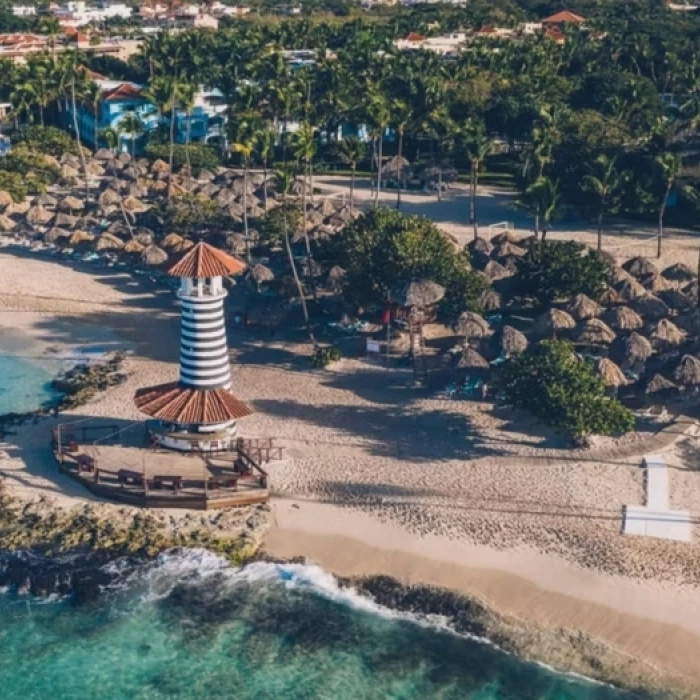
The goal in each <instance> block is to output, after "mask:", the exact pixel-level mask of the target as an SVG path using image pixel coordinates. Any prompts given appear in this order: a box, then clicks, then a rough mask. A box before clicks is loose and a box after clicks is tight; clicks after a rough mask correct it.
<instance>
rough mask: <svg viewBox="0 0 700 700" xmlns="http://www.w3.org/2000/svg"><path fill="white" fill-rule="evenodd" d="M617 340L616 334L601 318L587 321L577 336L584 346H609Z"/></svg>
mask: <svg viewBox="0 0 700 700" xmlns="http://www.w3.org/2000/svg"><path fill="white" fill-rule="evenodd" d="M613 340H615V332H614V331H613V330H612V328H610V327H609V326H608V325H606V324H605V323H604V322H603V321H601V320H600V319H599V318H591V319H588V321H586V322H585V323H584V324H583V326H582V327H581V329H580V330H579V332H578V334H577V341H578V342H579V343H581V344H583V345H609V344H610V343H612V342H613Z"/></svg>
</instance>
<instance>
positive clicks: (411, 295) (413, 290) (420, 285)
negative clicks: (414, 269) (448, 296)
mask: <svg viewBox="0 0 700 700" xmlns="http://www.w3.org/2000/svg"><path fill="white" fill-rule="evenodd" d="M444 296H445V288H444V287H442V286H440V285H439V284H438V283H437V282H433V281H432V280H428V279H422V280H413V281H412V282H409V284H407V285H406V286H405V287H403V288H402V289H401V290H399V291H398V293H397V294H396V295H394V297H393V298H394V301H395V302H396V303H398V304H400V305H401V306H408V307H415V308H419V309H424V308H426V307H428V306H433V304H437V303H438V302H439V301H442V298H443V297H444Z"/></svg>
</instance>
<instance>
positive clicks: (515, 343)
mask: <svg viewBox="0 0 700 700" xmlns="http://www.w3.org/2000/svg"><path fill="white" fill-rule="evenodd" d="M500 344H501V352H502V354H503V355H505V356H506V357H508V356H510V355H516V354H518V353H521V352H525V350H527V345H528V342H527V338H526V337H525V334H524V333H521V332H520V331H519V330H517V329H516V328H513V326H503V330H502V331H501V343H500Z"/></svg>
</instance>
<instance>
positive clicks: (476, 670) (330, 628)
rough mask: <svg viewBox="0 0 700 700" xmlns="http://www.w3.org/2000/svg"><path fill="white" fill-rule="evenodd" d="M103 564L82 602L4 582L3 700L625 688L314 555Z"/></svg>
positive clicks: (0, 598)
mask: <svg viewBox="0 0 700 700" xmlns="http://www.w3.org/2000/svg"><path fill="white" fill-rule="evenodd" d="M105 571H108V572H109V574H110V576H111V577H112V580H111V581H110V582H109V583H107V584H106V585H103V586H102V588H101V590H100V592H99V594H97V595H96V597H95V598H94V599H91V600H87V601H84V602H80V603H78V602H76V600H75V599H74V598H71V597H70V596H68V597H64V598H57V597H53V598H51V597H50V598H48V599H39V598H32V597H30V596H28V595H26V594H25V595H21V594H19V593H18V592H17V591H16V590H14V591H10V590H5V592H3V593H2V594H0V689H1V690H0V695H1V697H2V698H3V700H15V699H19V698H21V699H22V700H33V699H35V698H36V699H42V700H43V699H45V698H51V700H62V699H63V698H66V699H68V698H70V699H71V700H81V699H83V698H85V699H88V698H89V699H91V700H92V699H93V698H104V699H108V700H133V699H137V698H139V699H140V698H144V699H145V698H148V699H160V698H163V699H165V698H168V699H187V700H214V699H217V700H218V699H219V698H221V699H224V698H226V699H233V698H235V699H236V700H247V699H251V700H252V699H256V700H258V699H266V698H270V699H273V698H274V699H290V700H296V699H299V700H302V699H306V698H313V699H314V700H325V699H326V698H328V699H333V700H345V699H347V700H359V699H364V698H401V699H405V700H410V699H413V698H416V699H418V698H420V699H421V700H423V699H430V700H432V699H436V700H441V699H444V700H447V699H452V698H455V699H465V698H469V699H473V700H491V699H513V700H516V699H517V700H526V699H529V698H532V699H534V698H537V699H543V700H584V699H586V700H612V699H618V698H628V697H629V698H631V697H634V696H632V695H631V694H627V693H624V692H622V691H619V690H615V689H613V688H611V687H608V686H604V685H600V684H594V683H590V682H586V681H585V680H583V679H581V678H577V677H573V676H567V675H564V674H560V673H556V672H554V671H552V670H549V669H547V668H545V667H542V666H538V665H535V664H531V663H526V662H524V661H521V660H519V659H517V658H514V657H512V656H509V655H506V654H504V653H502V652H501V651H499V650H498V649H496V648H494V647H493V646H491V645H490V644H488V643H486V642H483V641H480V640H477V639H473V638H468V637H465V636H459V635H457V634H455V633H453V632H451V631H449V629H446V628H445V626H444V624H443V623H442V622H441V621H440V620H431V621H426V620H420V619H417V618H411V617H408V616H406V615H402V614H399V613H394V612H391V611H390V610H388V609H386V608H381V607H379V606H377V605H376V604H375V603H373V602H372V601H371V600H370V599H369V598H365V597H363V596H361V595H359V594H358V593H356V592H354V591H353V590H351V589H346V588H341V587H340V586H339V585H338V583H337V582H336V580H335V579H334V578H333V577H332V576H330V575H329V574H327V573H325V572H324V571H322V570H321V569H318V568H316V567H313V566H303V565H278V564H269V563H256V564H253V565H251V566H249V567H246V568H244V569H234V568H230V567H229V566H228V565H227V564H226V563H225V562H224V561H223V560H221V559H219V558H218V557H216V556H214V555H212V554H210V553H208V552H204V551H199V550H188V551H184V552H172V553H166V554H164V555H161V557H160V558H159V559H158V560H157V561H156V562H150V563H139V564H133V563H126V562H125V561H123V560H117V561H115V562H113V563H110V564H107V565H106V568H105ZM88 597H89V596H88Z"/></svg>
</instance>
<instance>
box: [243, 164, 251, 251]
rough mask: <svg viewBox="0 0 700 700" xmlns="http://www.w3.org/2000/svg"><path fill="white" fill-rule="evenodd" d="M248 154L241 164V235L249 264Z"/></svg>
mask: <svg viewBox="0 0 700 700" xmlns="http://www.w3.org/2000/svg"><path fill="white" fill-rule="evenodd" d="M248 161H249V158H248V156H246V157H245V161H244V165H243V235H244V236H245V254H246V259H247V261H248V263H249V264H250V240H249V239H248Z"/></svg>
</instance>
